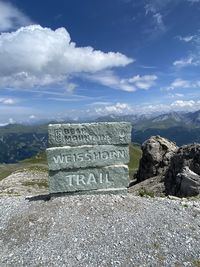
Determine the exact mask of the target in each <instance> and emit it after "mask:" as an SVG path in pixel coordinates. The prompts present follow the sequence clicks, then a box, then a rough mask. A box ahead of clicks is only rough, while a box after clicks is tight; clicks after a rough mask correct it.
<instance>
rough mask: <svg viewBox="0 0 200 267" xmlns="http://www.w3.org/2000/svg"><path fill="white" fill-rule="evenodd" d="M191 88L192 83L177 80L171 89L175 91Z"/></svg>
mask: <svg viewBox="0 0 200 267" xmlns="http://www.w3.org/2000/svg"><path fill="white" fill-rule="evenodd" d="M191 86H192V84H191V83H190V81H187V80H182V79H176V80H174V81H173V82H172V84H171V87H172V88H173V89H176V88H189V87H191Z"/></svg>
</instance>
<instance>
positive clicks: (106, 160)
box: [47, 122, 131, 193]
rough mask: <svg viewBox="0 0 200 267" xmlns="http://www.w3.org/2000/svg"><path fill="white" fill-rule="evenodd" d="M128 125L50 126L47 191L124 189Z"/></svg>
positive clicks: (126, 172)
mask: <svg viewBox="0 0 200 267" xmlns="http://www.w3.org/2000/svg"><path fill="white" fill-rule="evenodd" d="M130 142H131V124H130V123H126V122H120V123H83V124H53V125H49V144H50V146H52V147H51V148H48V149H47V160H48V165H49V170H50V172H49V189H50V193H63V192H67V193H68V192H78V193H80V192H82V193H84V192H86V191H87V193H99V192H101V193H102V192H115V193H117V192H126V191H127V187H128V180H129V177H128V166H127V165H126V164H128V162H129V147H128V144H129V143H130Z"/></svg>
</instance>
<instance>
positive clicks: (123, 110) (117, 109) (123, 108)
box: [95, 103, 132, 115]
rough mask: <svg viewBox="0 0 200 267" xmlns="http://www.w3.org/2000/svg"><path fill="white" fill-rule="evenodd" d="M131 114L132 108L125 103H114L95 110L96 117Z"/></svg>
mask: <svg viewBox="0 0 200 267" xmlns="http://www.w3.org/2000/svg"><path fill="white" fill-rule="evenodd" d="M131 112H132V107H131V106H130V105H128V104H126V103H116V104H113V105H109V106H104V107H97V108H95V113H96V114H97V115H108V114H116V115H122V114H129V113H131Z"/></svg>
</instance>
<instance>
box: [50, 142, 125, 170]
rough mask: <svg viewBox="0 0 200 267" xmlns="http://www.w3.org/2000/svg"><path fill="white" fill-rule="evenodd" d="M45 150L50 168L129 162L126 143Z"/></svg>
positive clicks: (72, 167) (85, 166)
mask: <svg viewBox="0 0 200 267" xmlns="http://www.w3.org/2000/svg"><path fill="white" fill-rule="evenodd" d="M46 152H47V159H48V165H49V169H50V170H62V169H78V168H89V167H103V166H109V165H115V164H127V163H128V162H129V148H128V145H127V146H126V145H124V146H114V145H101V146H98V145H97V146H80V147H69V146H65V147H52V148H48V149H47V150H46Z"/></svg>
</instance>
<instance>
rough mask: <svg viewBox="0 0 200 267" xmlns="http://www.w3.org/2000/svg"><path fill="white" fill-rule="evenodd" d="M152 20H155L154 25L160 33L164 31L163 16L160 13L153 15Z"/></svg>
mask: <svg viewBox="0 0 200 267" xmlns="http://www.w3.org/2000/svg"><path fill="white" fill-rule="evenodd" d="M153 18H154V20H155V23H156V25H157V27H158V28H159V29H160V30H161V31H165V30H166V27H165V25H164V22H163V16H162V15H161V14H160V13H156V14H154V15H153Z"/></svg>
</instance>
